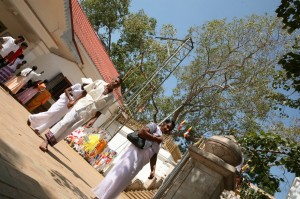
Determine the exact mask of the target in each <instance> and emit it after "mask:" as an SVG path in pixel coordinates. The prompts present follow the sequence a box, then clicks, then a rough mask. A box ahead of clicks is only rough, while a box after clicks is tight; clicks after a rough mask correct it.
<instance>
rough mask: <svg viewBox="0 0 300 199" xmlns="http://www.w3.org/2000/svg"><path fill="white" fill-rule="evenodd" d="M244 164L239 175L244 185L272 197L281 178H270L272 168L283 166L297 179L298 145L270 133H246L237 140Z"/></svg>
mask: <svg viewBox="0 0 300 199" xmlns="http://www.w3.org/2000/svg"><path fill="white" fill-rule="evenodd" d="M239 143H240V144H241V146H242V147H243V149H244V157H245V162H246V163H247V164H248V167H247V169H246V170H245V172H244V173H243V177H244V180H245V182H251V183H253V184H256V185H257V186H258V187H259V188H261V189H263V190H264V191H266V192H268V193H270V194H272V195H273V194H274V192H275V191H277V192H278V191H280V190H279V183H280V181H284V180H283V179H282V178H281V177H279V176H275V175H273V174H271V172H270V169H271V167H274V166H283V167H284V168H286V169H287V170H288V171H289V172H291V173H295V175H296V176H299V175H300V168H299V165H300V145H299V144H298V143H297V142H293V141H291V140H289V139H286V138H284V137H282V136H281V135H277V134H274V133H273V132H263V131H261V132H260V133H247V134H246V135H245V136H244V137H241V138H240V139H239Z"/></svg>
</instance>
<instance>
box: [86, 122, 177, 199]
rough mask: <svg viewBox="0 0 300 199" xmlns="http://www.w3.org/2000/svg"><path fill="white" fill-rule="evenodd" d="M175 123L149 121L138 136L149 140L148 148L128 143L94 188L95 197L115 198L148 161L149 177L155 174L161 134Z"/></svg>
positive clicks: (99, 198) (170, 128)
mask: <svg viewBox="0 0 300 199" xmlns="http://www.w3.org/2000/svg"><path fill="white" fill-rule="evenodd" d="M174 127H175V123H174V122H173V121H171V120H169V119H167V120H165V121H164V122H163V123H162V124H161V126H158V125H157V124H155V123H149V124H148V125H146V127H144V128H142V129H141V130H140V131H139V136H141V137H142V138H144V139H146V140H147V142H151V145H150V146H149V147H148V148H144V149H140V148H138V147H136V146H134V145H133V144H131V145H129V147H128V149H127V150H126V151H125V153H124V154H123V155H122V156H121V157H120V159H119V160H118V161H117V163H116V164H115V165H114V167H113V168H112V169H111V170H110V171H109V173H108V174H107V176H106V177H105V178H104V179H103V180H102V181H101V182H100V183H99V184H98V185H97V186H96V187H95V188H94V189H92V192H93V193H94V194H95V195H96V196H97V197H96V198H95V199H115V198H117V197H118V195H119V194H120V193H121V192H122V191H123V190H124V189H125V188H126V187H127V186H128V185H129V184H130V182H131V181H132V179H133V178H134V177H135V176H136V175H137V174H138V172H139V171H140V170H141V169H142V168H143V167H144V166H145V165H146V164H147V163H148V162H150V169H151V173H150V176H149V179H152V178H153V177H154V176H155V166H156V160H157V154H158V151H159V149H160V147H161V142H162V141H163V138H162V134H170V133H171V131H172V130H173V129H174Z"/></svg>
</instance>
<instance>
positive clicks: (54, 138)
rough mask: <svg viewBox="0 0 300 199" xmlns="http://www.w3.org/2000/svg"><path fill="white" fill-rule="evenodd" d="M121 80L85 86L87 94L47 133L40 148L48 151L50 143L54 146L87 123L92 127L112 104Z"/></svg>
mask: <svg viewBox="0 0 300 199" xmlns="http://www.w3.org/2000/svg"><path fill="white" fill-rule="evenodd" d="M121 81H122V79H121V78H120V77H117V78H113V79H112V80H111V82H110V83H106V82H104V81H102V80H96V81H94V82H93V83H92V84H89V85H87V86H85V87H84V89H85V90H86V92H87V94H86V96H85V97H83V98H81V99H80V100H79V101H78V102H77V103H76V104H75V105H74V107H73V108H72V109H71V110H70V111H69V112H68V113H67V114H66V115H65V117H64V118H63V119H61V120H60V121H59V122H58V123H56V124H55V125H54V126H53V127H52V128H51V129H50V130H49V131H48V132H47V133H46V135H45V136H46V140H45V141H44V142H42V143H41V145H40V146H39V148H40V149H41V150H42V151H43V152H46V151H48V144H50V145H51V146H54V145H55V144H56V143H57V142H59V141H61V140H63V139H64V138H65V137H66V136H67V135H68V134H70V133H71V132H73V131H74V130H75V129H77V128H78V127H80V126H82V125H84V124H85V123H86V125H85V126H86V127H88V128H89V127H91V126H92V125H93V124H94V122H95V121H96V120H97V119H98V117H99V116H100V115H101V114H102V113H105V112H106V111H107V109H108V108H109V106H110V105H112V103H113V101H114V97H113V93H112V92H113V90H114V89H116V88H118V87H119V86H120V85H121Z"/></svg>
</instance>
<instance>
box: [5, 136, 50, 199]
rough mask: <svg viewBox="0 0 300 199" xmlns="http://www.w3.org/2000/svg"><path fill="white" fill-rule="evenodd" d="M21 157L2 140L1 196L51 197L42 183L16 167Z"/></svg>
mask: <svg viewBox="0 0 300 199" xmlns="http://www.w3.org/2000/svg"><path fill="white" fill-rule="evenodd" d="M20 158H21V157H19V156H18V154H17V153H16V152H15V151H14V149H13V148H11V147H10V146H8V145H7V144H6V143H5V142H3V141H2V140H0V198H13V199H24V198H36V199H50V198H49V197H48V195H50V194H49V193H47V192H46V191H45V190H44V189H43V188H42V187H41V185H40V184H39V183H38V182H37V181H36V180H34V179H33V178H31V177H30V176H28V175H26V174H24V173H22V171H20V170H18V169H17V168H16V166H14V165H17V164H18V162H19V161H21V160H20Z"/></svg>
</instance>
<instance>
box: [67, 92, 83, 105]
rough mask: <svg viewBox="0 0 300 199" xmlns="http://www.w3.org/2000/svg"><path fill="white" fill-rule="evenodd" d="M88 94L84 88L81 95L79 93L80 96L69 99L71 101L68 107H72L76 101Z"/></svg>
mask: <svg viewBox="0 0 300 199" xmlns="http://www.w3.org/2000/svg"><path fill="white" fill-rule="evenodd" d="M86 94H87V92H86V91H85V90H84V91H83V92H82V93H81V94H80V95H78V97H76V98H75V99H72V98H71V99H69V103H68V105H67V106H68V108H71V107H72V106H74V104H76V102H77V101H78V100H80V99H81V98H83V97H85V96H86Z"/></svg>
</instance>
